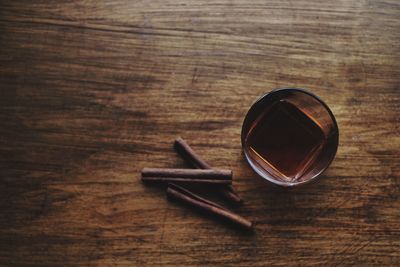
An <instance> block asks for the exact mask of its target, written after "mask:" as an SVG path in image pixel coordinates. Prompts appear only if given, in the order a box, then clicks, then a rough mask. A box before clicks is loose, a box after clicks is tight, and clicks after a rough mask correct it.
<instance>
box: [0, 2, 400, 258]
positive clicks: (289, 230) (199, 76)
mask: <svg viewBox="0 0 400 267" xmlns="http://www.w3.org/2000/svg"><path fill="white" fill-rule="evenodd" d="M399 43H400V4H399V1H395V0H387V1H257V0H255V1H225V0H217V1H202V0H199V1H178V0H174V1H127V0H117V1H60V2H58V3H55V2H54V1H18V2H17V1H6V0H4V1H1V4H0V47H1V48H0V62H1V64H0V144H1V146H0V155H1V160H0V162H1V165H0V179H1V180H0V182H1V183H0V211H1V214H0V215H1V216H0V265H1V266H74V265H82V266H112V265H127V266H217V265H223V266H267V265H281V266H290V265H322V266H326V265H336V266H343V265H360V266H365V265H377V266H381V265H391V266H395V265H399V264H400V252H399V251H400V107H399V106H400V102H399V101H400V63H399V62H400V45H399ZM288 86H295V87H301V88H308V89H309V90H310V91H312V92H313V93H315V94H317V95H318V96H320V97H321V98H322V99H324V100H325V101H326V103H327V104H328V105H329V106H330V107H331V109H332V111H333V113H334V114H335V116H336V118H337V121H338V124H339V127H340V147H339V150H338V153H337V156H336V159H335V161H334V162H333V164H332V165H331V167H330V168H329V169H328V171H326V172H325V174H324V175H323V177H322V178H321V179H320V180H319V181H317V182H315V183H312V184H309V185H306V186H304V187H300V188H296V189H293V190H283V189H280V188H277V187H275V186H272V185H270V184H268V183H267V182H265V181H264V180H262V179H261V178H259V177H257V176H256V175H255V173H254V172H253V171H252V170H251V169H250V168H249V166H248V165H247V164H246V163H245V161H244V159H243V155H242V152H241V144H240V130H241V124H242V120H243V118H244V115H245V114H246V112H247V110H248V108H249V106H250V105H251V103H252V102H253V101H255V100H256V99H257V98H258V97H259V96H260V95H262V94H263V93H264V92H268V91H270V90H272V89H274V88H279V87H288ZM177 136H182V137H183V138H185V139H186V140H187V141H188V142H189V143H190V144H191V145H192V146H193V148H195V149H196V150H197V152H198V153H199V154H200V155H201V156H203V157H204V158H205V159H206V160H207V161H208V162H210V163H211V164H212V165H213V166H216V167H220V168H230V169H232V170H233V171H234V185H235V186H236V188H237V189H238V191H239V193H240V195H241V196H242V197H243V198H244V200H245V203H244V205H243V206H242V207H240V208H233V210H235V211H236V212H237V213H239V214H241V215H242V216H245V217H247V218H249V219H251V220H253V221H254V222H255V223H256V230H255V232H254V234H248V233H242V232H238V231H236V230H234V229H232V228H230V227H227V226H226V225H224V224H221V223H219V222H217V221H214V220H212V219H210V218H209V217H206V216H203V215H202V214H199V213H197V212H195V211H193V210H191V209H188V208H185V207H182V206H181V205H177V204H176V203H173V202H169V201H167V200H166V198H165V194H164V192H163V191H162V190H160V189H158V188H154V187H146V186H145V185H143V184H142V183H141V182H140V175H139V171H140V169H141V168H143V167H185V166H186V165H185V163H184V162H183V161H182V159H181V158H179V157H178V156H177V155H176V153H175V152H174V150H173V149H172V143H173V140H174V139H175V138H176V137H177Z"/></svg>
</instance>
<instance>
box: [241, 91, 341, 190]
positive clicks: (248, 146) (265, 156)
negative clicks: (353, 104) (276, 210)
mask: <svg viewBox="0 0 400 267" xmlns="http://www.w3.org/2000/svg"><path fill="white" fill-rule="evenodd" d="M241 139H242V147H243V151H244V155H245V158H246V159H247V161H248V163H249V164H250V166H251V167H252V169H253V170H254V171H255V172H256V173H258V174H259V175H260V176H261V177H263V178H265V179H267V180H268V181H270V182H272V183H274V184H277V185H281V186H295V185H300V184H304V183H307V182H310V181H312V180H314V179H315V178H317V177H318V176H319V175H320V174H321V173H322V172H323V171H324V170H325V169H327V168H328V166H329V165H330V163H331V162H332V160H333V158H334V157H335V154H336V151H337V148H338V144H339V129H338V126H337V123H336V120H335V117H334V115H333V113H332V111H331V110H330V109H329V107H328V106H327V105H326V104H325V103H324V102H323V101H322V100H321V99H319V98H318V97H317V96H315V95H314V94H312V93H310V92H308V91H306V90H303V89H297V88H285V89H277V90H274V91H272V92H270V93H267V94H265V95H263V96H262V97H261V98H259V99H258V100H257V101H256V102H255V103H254V104H253V105H252V106H251V108H250V110H249V111H248V113H247V115H246V117H245V119H244V122H243V127H242V134H241Z"/></svg>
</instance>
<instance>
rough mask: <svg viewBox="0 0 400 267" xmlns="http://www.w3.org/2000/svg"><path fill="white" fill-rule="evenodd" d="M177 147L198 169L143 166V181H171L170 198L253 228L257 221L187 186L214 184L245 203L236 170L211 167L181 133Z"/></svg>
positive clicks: (225, 195) (237, 201)
mask: <svg viewBox="0 0 400 267" xmlns="http://www.w3.org/2000/svg"><path fill="white" fill-rule="evenodd" d="M174 148H175V149H176V151H177V152H178V153H179V154H180V155H181V156H182V157H183V158H184V159H185V160H186V161H187V162H188V163H190V164H191V165H193V166H194V167H196V168H198V169H169V168H163V169H161V168H144V169H143V170H142V181H143V182H146V183H161V184H167V190H166V193H167V196H168V198H169V199H173V200H177V201H180V202H183V203H186V204H188V205H190V206H192V207H194V208H197V209H199V210H202V211H205V212H207V213H209V214H212V215H214V216H215V217H218V218H221V219H224V220H225V221H228V222H230V223H233V224H235V225H237V226H239V227H242V228H244V229H247V230H249V229H252V228H253V224H252V223H251V222H250V221H248V220H247V219H245V218H243V217H241V216H239V215H237V214H235V213H233V212H231V211H229V210H228V209H226V208H224V207H222V206H221V205H219V204H217V203H215V202H213V201H210V200H208V199H206V198H204V197H201V196H199V195H197V194H195V193H194V192H192V191H191V190H190V189H189V188H188V187H187V186H188V185H203V186H206V187H207V188H209V187H210V188H211V187H212V188H213V189H216V190H217V192H219V193H221V194H222V195H223V196H224V197H225V198H226V199H227V200H229V201H231V202H232V203H235V204H240V203H242V199H241V198H240V196H239V195H238V194H237V193H236V191H235V189H234V188H233V186H232V171H231V170H223V169H213V168H211V166H210V165H209V164H208V163H206V162H205V161H204V160H203V159H202V158H201V157H200V156H199V155H198V154H197V153H196V152H195V151H194V150H193V149H192V148H191V147H190V146H189V144H188V143H186V141H185V140H183V139H182V138H180V137H179V138H177V139H176V140H175V143H174Z"/></svg>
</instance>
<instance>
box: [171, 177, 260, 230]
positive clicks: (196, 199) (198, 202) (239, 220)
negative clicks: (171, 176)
mask: <svg viewBox="0 0 400 267" xmlns="http://www.w3.org/2000/svg"><path fill="white" fill-rule="evenodd" d="M167 196H168V198H172V199H175V200H178V201H181V202H184V203H186V204H189V205H191V206H193V207H195V208H198V209H199V210H202V211H205V212H208V213H210V214H214V215H216V216H218V217H219V218H222V219H224V220H226V221H229V222H231V223H233V224H235V225H237V226H240V227H242V228H244V229H246V230H250V229H252V228H253V224H252V222H250V221H249V220H247V219H245V218H243V217H241V216H239V215H237V214H235V213H233V212H231V211H229V210H227V209H225V208H223V207H221V206H219V205H218V204H216V203H214V202H212V201H209V200H206V199H204V198H202V197H200V196H197V195H196V194H194V193H192V192H190V191H189V190H187V189H185V188H183V187H180V186H177V185H175V184H169V185H168V188H167Z"/></svg>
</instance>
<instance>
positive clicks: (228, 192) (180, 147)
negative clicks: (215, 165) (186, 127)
mask: <svg viewBox="0 0 400 267" xmlns="http://www.w3.org/2000/svg"><path fill="white" fill-rule="evenodd" d="M174 147H175V149H176V151H177V152H178V154H179V155H181V157H182V158H183V159H185V160H186V161H187V162H189V163H190V164H192V165H193V166H194V167H196V168H199V169H212V168H211V166H210V165H209V164H208V163H207V162H205V161H204V160H203V159H202V158H201V157H200V156H199V155H198V154H197V153H196V152H195V151H194V150H193V149H192V148H191V147H190V146H189V144H188V143H187V142H186V141H185V140H184V139H182V138H181V137H178V138H177V139H176V140H175V142H174ZM219 191H220V192H221V193H222V194H223V195H224V196H225V197H226V198H227V199H229V200H231V201H233V202H234V203H237V204H240V203H242V199H241V197H240V196H239V195H238V193H236V190H235V189H234V187H233V186H232V185H228V186H224V187H221V188H220V189H219Z"/></svg>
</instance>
